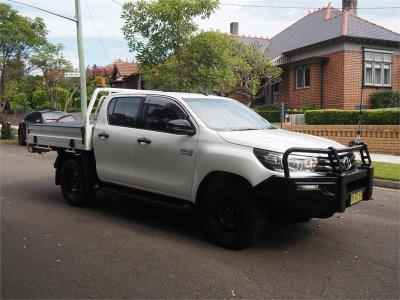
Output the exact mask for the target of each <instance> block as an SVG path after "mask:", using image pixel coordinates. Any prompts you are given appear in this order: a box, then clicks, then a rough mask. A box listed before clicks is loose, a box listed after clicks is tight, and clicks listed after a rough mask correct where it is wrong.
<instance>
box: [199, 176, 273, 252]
mask: <svg viewBox="0 0 400 300" xmlns="http://www.w3.org/2000/svg"><path fill="white" fill-rule="evenodd" d="M201 203H202V204H201V218H202V223H203V228H204V230H205V232H206V234H207V235H208V236H209V237H210V238H211V239H212V240H213V241H214V242H215V243H216V244H218V245H220V246H222V247H225V248H229V249H234V250H239V249H242V248H244V247H245V246H247V245H248V244H250V243H251V242H253V241H255V240H256V239H257V238H258V237H260V235H261V234H262V232H263V231H264V228H265V218H266V216H265V214H264V213H263V210H261V209H260V208H259V207H257V206H256V203H255V201H254V199H253V196H252V194H251V191H250V190H249V189H248V188H247V186H246V185H245V184H242V183H241V182H224V181H216V182H213V183H211V184H210V186H209V188H208V190H207V192H206V193H205V195H204V198H203V199H202V202H201Z"/></svg>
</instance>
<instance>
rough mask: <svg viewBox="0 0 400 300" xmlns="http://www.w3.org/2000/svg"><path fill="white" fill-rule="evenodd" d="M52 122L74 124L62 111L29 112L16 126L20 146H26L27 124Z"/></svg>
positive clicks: (71, 117)
mask: <svg viewBox="0 0 400 300" xmlns="http://www.w3.org/2000/svg"><path fill="white" fill-rule="evenodd" d="M52 122H76V119H75V118H74V117H73V116H72V115H71V114H69V113H66V112H63V111H33V112H30V113H29V114H27V115H26V116H25V118H24V119H23V120H22V121H21V122H20V123H19V125H18V143H19V144H20V145H21V146H24V145H25V144H26V125H27V124H45V123H52Z"/></svg>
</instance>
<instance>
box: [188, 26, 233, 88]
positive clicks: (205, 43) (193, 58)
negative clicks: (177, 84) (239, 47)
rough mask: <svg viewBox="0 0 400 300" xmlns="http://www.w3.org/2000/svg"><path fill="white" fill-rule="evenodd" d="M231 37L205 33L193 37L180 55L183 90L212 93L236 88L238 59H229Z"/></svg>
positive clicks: (230, 54) (230, 55) (212, 32)
mask: <svg viewBox="0 0 400 300" xmlns="http://www.w3.org/2000/svg"><path fill="white" fill-rule="evenodd" d="M235 42H236V39H234V38H233V37H231V36H230V35H227V34H223V33H219V32H214V31H208V32H201V33H199V34H198V35H196V36H194V37H192V38H191V39H190V41H189V42H188V44H187V45H186V46H185V48H184V51H183V72H184V73H185V83H186V90H187V91H190V92H215V91H220V90H229V89H230V88H231V87H232V86H233V85H234V84H235V76H234V72H233V71H234V69H235V66H236V65H237V63H238V58H237V57H235V56H233V55H232V50H231V44H232V43H235Z"/></svg>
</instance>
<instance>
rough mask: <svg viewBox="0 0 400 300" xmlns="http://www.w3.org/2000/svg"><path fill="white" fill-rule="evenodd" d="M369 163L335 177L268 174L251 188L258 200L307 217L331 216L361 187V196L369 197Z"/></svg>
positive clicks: (370, 181) (370, 174)
mask: <svg viewBox="0 0 400 300" xmlns="http://www.w3.org/2000/svg"><path fill="white" fill-rule="evenodd" d="M373 172H374V169H373V167H372V166H364V167H360V168H359V169H357V170H355V171H353V172H351V173H347V174H342V175H340V176H335V177H308V178H295V177H289V178H286V177H275V176H273V177H270V178H269V179H267V180H265V181H263V182H261V183H260V184H258V185H257V186H256V187H255V188H254V193H255V195H256V197H257V198H258V199H260V200H261V201H266V200H268V201H269V200H270V201H271V204H274V205H276V206H279V207H283V208H288V209H291V210H294V211H295V212H298V213H299V214H303V215H304V214H305V215H309V216H310V217H325V216H330V215H332V214H333V213H335V212H344V211H345V209H346V207H349V206H350V199H351V194H352V193H354V192H358V191H362V199H363V200H370V199H371V197H372V186H373ZM310 187H312V188H313V189H309V188H310Z"/></svg>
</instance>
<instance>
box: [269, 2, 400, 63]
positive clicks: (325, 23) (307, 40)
mask: <svg viewBox="0 0 400 300" xmlns="http://www.w3.org/2000/svg"><path fill="white" fill-rule="evenodd" d="M343 36H350V37H357V38H367V39H376V40H387V41H396V42H400V34H398V33H395V32H393V31H390V30H388V29H386V28H383V27H381V26H379V25H376V24H373V23H371V22H368V21H366V20H364V19H362V18H360V17H357V16H354V15H352V14H350V13H348V12H345V13H343V12H342V11H340V10H338V9H335V8H333V7H330V6H328V7H325V8H322V9H320V10H317V11H315V12H313V13H310V14H308V15H307V16H305V17H303V18H302V19H300V20H298V21H297V22H296V23H294V24H293V25H291V26H289V27H287V28H286V29H284V30H283V31H281V32H280V33H278V34H277V35H276V36H274V37H273V38H271V39H270V41H269V43H268V49H269V56H270V58H271V59H274V58H276V57H278V56H280V55H281V54H282V53H285V52H289V51H292V50H295V49H299V48H302V47H306V46H309V45H313V44H317V43H320V42H324V41H327V40H331V39H334V38H339V37H343Z"/></svg>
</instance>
